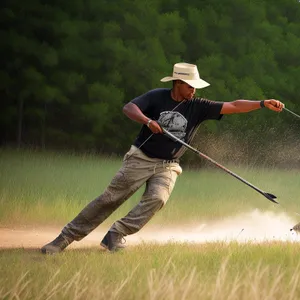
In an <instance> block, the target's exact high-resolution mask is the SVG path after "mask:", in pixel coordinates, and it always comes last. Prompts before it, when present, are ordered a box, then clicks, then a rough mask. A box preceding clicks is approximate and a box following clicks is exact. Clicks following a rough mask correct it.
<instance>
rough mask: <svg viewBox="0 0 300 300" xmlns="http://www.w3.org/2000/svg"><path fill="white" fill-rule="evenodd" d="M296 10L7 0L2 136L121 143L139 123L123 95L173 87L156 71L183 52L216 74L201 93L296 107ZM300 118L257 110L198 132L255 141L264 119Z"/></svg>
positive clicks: (213, 0) (293, 4) (118, 147)
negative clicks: (271, 100) (128, 114)
mask: <svg viewBox="0 0 300 300" xmlns="http://www.w3.org/2000/svg"><path fill="white" fill-rule="evenodd" d="M299 20H300V3H299V2H298V1H297V0H288V1H287V0H276V1H267V0H261V1H248V0H240V1H235V0H224V1H219V0H201V1H199V0H189V1H185V2H184V1H179V0H145V1H138V0H131V1H129V0H122V1H119V0H72V1H69V0H65V1H58V0H53V1H50V2H49V1H45V0H29V1H27V2H26V5H24V3H22V2H21V1H16V0H7V1H5V2H4V4H3V5H2V9H1V23H2V26H1V31H0V34H1V39H0V40H1V54H2V55H1V57H2V60H1V71H0V93H1V120H0V126H1V129H2V130H1V144H2V145H14V146H18V147H20V146H26V145H27V146H28V145H30V146H35V147H41V148H47V149H52V148H56V149H65V148H67V149H76V150H80V151H91V150H92V151H97V152H104V153H121V152H123V151H124V150H126V149H127V148H128V146H129V144H130V143H131V142H132V141H133V140H134V137H135V135H136V134H137V132H138V130H139V128H140V127H139V125H138V124H135V123H134V122H131V121H129V120H128V119H127V118H126V117H124V116H123V114H122V112H121V111H122V106H123V105H124V104H125V103H127V102H128V101H130V100H131V99H133V98H134V97H136V96H138V95H140V94H143V93H145V92H146V91H148V90H149V89H152V88H157V87H170V85H166V84H163V83H161V82H160V81H159V79H160V78H162V77H164V76H167V75H169V74H171V73H172V66H173V64H174V63H176V62H181V61H185V62H190V63H194V64H197V65H198V68H199V71H200V76H201V77H202V78H203V79H205V80H206V81H208V82H210V83H211V86H210V87H208V88H206V89H203V90H199V91H198V95H199V96H201V97H205V98H208V99H212V100H218V101H232V100H235V99H268V98H277V99H280V100H282V101H283V102H284V103H285V104H286V106H287V107H289V108H290V109H291V110H296V111H297V110H298V112H299V93H298V88H297V87H298V85H299V83H298V81H299V78H300V65H299V60H300V51H299V49H300V22H299ZM298 123H299V122H298ZM299 129H300V126H299V124H297V122H295V121H294V120H293V119H292V118H291V116H290V115H288V114H284V113H283V114H280V115H276V116H275V115H274V114H273V113H272V112H269V111H267V110H263V111H260V112H259V113H257V112H252V113H250V114H246V115H244V114H239V115H234V116H230V117H228V118H226V121H224V122H217V123H216V122H207V123H205V124H203V126H202V127H201V133H202V134H203V135H205V136H207V135H209V134H211V133H214V134H215V136H221V135H223V134H224V132H228V131H229V132H231V133H232V134H233V136H241V137H243V138H245V137H247V141H248V142H249V143H250V144H251V143H252V144H253V141H255V140H256V139H257V137H258V136H259V135H260V133H261V132H264V131H267V132H268V136H270V138H272V136H275V134H278V133H279V132H280V133H284V132H285V131H286V130H288V131H289V132H295V133H297V132H298V133H299ZM201 139H202V137H201V136H200V135H198V136H197V137H196V140H195V142H196V144H197V143H199V144H200V145H201ZM264 140H265V139H262V142H263V141H264Z"/></svg>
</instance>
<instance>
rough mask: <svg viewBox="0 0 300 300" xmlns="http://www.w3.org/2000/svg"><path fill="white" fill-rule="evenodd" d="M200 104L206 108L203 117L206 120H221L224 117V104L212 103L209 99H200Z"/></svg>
mask: <svg viewBox="0 0 300 300" xmlns="http://www.w3.org/2000/svg"><path fill="white" fill-rule="evenodd" d="M200 102H201V105H202V106H204V108H205V109H204V112H203V116H202V117H203V119H204V120H220V119H221V118H222V117H223V115H222V114H221V110H222V107H223V103H224V102H217V101H211V100H207V99H200Z"/></svg>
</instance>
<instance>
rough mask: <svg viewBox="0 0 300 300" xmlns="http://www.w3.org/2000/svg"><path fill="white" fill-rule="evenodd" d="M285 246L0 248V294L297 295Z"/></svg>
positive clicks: (293, 261) (295, 272)
mask: <svg viewBox="0 0 300 300" xmlns="http://www.w3.org/2000/svg"><path fill="white" fill-rule="evenodd" d="M299 250H300V246H299V245H298V244H292V243H267V244H258V245H257V244H243V245H239V244H236V243H230V244H226V243H207V244H204V245H197V244H195V245H188V244H167V245H163V246H162V245H157V244H147V245H139V246H135V247H131V248H130V249H127V251H124V252H120V253H115V254H110V253H107V252H104V251H99V249H81V250H68V251H66V252H64V253H62V254H60V255H57V256H42V255H41V254H39V253H38V252H37V251H34V250H30V251H29V250H24V249H19V250H2V251H1V252H0V266H1V267H0V271H1V279H0V299H10V298H19V299H298V298H299V297H300V280H299V259H298V256H297V253H299Z"/></svg>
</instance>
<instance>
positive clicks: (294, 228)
mask: <svg viewBox="0 0 300 300" xmlns="http://www.w3.org/2000/svg"><path fill="white" fill-rule="evenodd" d="M283 109H284V110H286V111H287V112H289V113H290V114H292V115H294V116H295V117H297V118H299V119H300V116H299V115H297V114H296V113H294V112H293V111H291V110H289V109H287V108H286V107H284V108H283ZM298 215H299V214H298ZM293 230H294V231H295V232H297V233H300V223H298V224H296V225H295V226H294V227H293V228H291V231H293Z"/></svg>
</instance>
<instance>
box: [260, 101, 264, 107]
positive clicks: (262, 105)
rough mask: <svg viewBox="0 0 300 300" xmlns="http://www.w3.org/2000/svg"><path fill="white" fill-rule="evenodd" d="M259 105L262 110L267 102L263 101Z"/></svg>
mask: <svg viewBox="0 0 300 300" xmlns="http://www.w3.org/2000/svg"><path fill="white" fill-rule="evenodd" d="M259 104H260V107H261V108H264V107H265V100H261V101H260V103H259Z"/></svg>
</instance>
